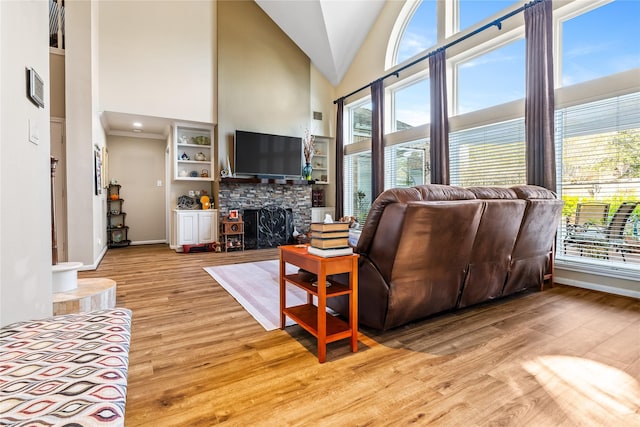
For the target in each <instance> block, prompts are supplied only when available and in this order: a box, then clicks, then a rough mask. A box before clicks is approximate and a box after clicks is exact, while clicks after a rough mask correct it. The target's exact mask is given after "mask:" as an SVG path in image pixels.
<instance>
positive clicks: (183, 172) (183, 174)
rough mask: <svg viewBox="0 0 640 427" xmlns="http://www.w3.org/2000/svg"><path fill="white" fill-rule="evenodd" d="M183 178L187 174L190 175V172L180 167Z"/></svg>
mask: <svg viewBox="0 0 640 427" xmlns="http://www.w3.org/2000/svg"><path fill="white" fill-rule="evenodd" d="M179 175H180V177H181V178H185V177H187V176H189V172H187V170H186V169H180V173H179Z"/></svg>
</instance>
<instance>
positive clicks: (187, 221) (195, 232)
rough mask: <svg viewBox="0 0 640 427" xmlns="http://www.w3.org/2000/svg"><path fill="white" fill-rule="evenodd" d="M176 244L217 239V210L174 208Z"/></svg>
mask: <svg viewBox="0 0 640 427" xmlns="http://www.w3.org/2000/svg"><path fill="white" fill-rule="evenodd" d="M174 213H175V224H176V244H177V245H178V246H183V245H202V244H205V243H213V242H217V241H218V210H217V209H208V210H179V209H176V210H174Z"/></svg>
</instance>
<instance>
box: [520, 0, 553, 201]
mask: <svg viewBox="0 0 640 427" xmlns="http://www.w3.org/2000/svg"><path fill="white" fill-rule="evenodd" d="M524 20H525V34H526V45H527V59H526V67H527V85H526V86H527V93H526V101H525V118H524V123H525V128H526V146H527V148H526V150H527V184H532V185H540V186H542V187H545V188H547V189H549V190H551V191H556V158H555V146H554V108H555V105H554V98H553V21H552V7H551V0H542V1H540V2H539V3H537V4H535V5H533V6H531V7H529V8H527V9H525V11H524Z"/></svg>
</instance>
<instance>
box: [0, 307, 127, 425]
mask: <svg viewBox="0 0 640 427" xmlns="http://www.w3.org/2000/svg"><path fill="white" fill-rule="evenodd" d="M130 338H131V311H130V310H128V309H123V308H115V309H108V310H100V311H93V312H89V313H80V314H68V315H63V316H55V317H52V318H50V319H45V320H37V321H28V322H18V323H13V324H11V325H7V326H5V327H3V328H0V414H2V415H1V416H0V425H2V426H38V427H39V426H50V425H73V426H74V427H77V426H122V425H124V409H125V401H126V392H127V368H128V363H129V343H130Z"/></svg>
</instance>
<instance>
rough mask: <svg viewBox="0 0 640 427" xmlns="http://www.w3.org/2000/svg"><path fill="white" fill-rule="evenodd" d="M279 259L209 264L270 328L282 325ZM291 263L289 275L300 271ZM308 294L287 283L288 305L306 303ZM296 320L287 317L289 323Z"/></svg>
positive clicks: (220, 280)
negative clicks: (213, 265) (217, 264)
mask: <svg viewBox="0 0 640 427" xmlns="http://www.w3.org/2000/svg"><path fill="white" fill-rule="evenodd" d="M279 268H280V266H279V261H278V260H273V261H260V262H249V263H244V264H230V265H221V266H218V267H205V268H204V270H205V271H206V272H207V273H209V274H210V275H211V277H213V278H214V279H215V280H216V281H217V282H218V283H219V284H220V285H221V286H222V287H223V288H224V289H226V290H227V292H229V293H230V294H231V296H233V297H234V298H235V299H236V300H237V301H238V302H239V303H240V305H242V307H244V309H245V310H247V312H249V314H251V315H252V316H253V317H254V319H256V320H257V321H258V323H260V324H261V325H262V327H264V328H265V329H266V330H267V331H272V330H274V329H278V328H279V327H280V285H279V275H280V271H279ZM297 271H298V269H297V267H294V266H292V265H289V264H287V274H292V273H295V272H297ZM306 302H307V293H306V292H305V291H303V290H302V289H300V288H297V287H295V286H292V285H287V306H292V305H300V304H306ZM294 324H295V323H294V322H293V321H292V320H291V319H289V318H287V323H286V326H290V325H294Z"/></svg>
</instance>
